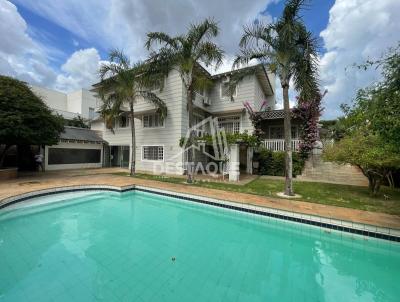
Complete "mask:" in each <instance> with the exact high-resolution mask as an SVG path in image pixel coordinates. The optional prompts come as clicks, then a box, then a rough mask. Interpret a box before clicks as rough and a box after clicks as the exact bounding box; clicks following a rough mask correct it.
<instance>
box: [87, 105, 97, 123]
mask: <svg viewBox="0 0 400 302" xmlns="http://www.w3.org/2000/svg"><path fill="white" fill-rule="evenodd" d="M88 116H89V119H90V120H92V119H94V118H95V117H96V111H95V110H94V108H93V107H89V112H88Z"/></svg>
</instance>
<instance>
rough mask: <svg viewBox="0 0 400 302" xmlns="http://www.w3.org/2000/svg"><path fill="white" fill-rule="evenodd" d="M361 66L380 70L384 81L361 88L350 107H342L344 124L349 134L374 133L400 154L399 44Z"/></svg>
mask: <svg viewBox="0 0 400 302" xmlns="http://www.w3.org/2000/svg"><path fill="white" fill-rule="evenodd" d="M358 67H360V68H368V67H375V68H381V69H382V80H381V81H379V82H377V83H375V84H373V85H371V86H369V87H367V88H364V89H360V90H359V91H358V92H357V95H356V97H355V99H354V101H353V104H351V105H350V106H349V105H344V104H343V105H342V109H343V111H344V113H345V116H344V118H342V119H341V122H342V123H343V124H344V126H345V127H346V128H347V129H348V131H347V133H349V134H351V132H352V131H355V130H362V131H365V132H368V133H373V134H376V135H378V136H379V137H381V138H382V139H383V140H384V141H385V142H386V144H391V145H392V146H393V147H394V148H396V149H397V150H398V151H400V44H399V45H398V46H397V47H395V48H390V49H389V50H388V52H387V53H385V54H384V55H383V56H382V57H381V58H380V59H378V60H376V61H367V63H365V64H363V65H360V66H358Z"/></svg>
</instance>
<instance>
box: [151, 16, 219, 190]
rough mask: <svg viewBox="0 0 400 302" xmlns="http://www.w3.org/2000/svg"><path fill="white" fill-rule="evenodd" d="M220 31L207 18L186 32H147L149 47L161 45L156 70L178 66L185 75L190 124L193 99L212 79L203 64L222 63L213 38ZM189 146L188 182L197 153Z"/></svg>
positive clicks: (155, 59)
mask: <svg viewBox="0 0 400 302" xmlns="http://www.w3.org/2000/svg"><path fill="white" fill-rule="evenodd" d="M218 33H219V28H218V25H217V23H216V22H215V21H213V20H210V19H206V20H204V21H203V22H201V23H199V24H191V25H190V26H189V29H188V31H187V33H186V34H184V35H179V36H175V37H171V36H169V35H168V34H166V33H163V32H151V33H148V34H147V42H146V47H147V49H148V50H150V49H151V47H152V46H153V45H156V46H161V47H160V48H159V49H157V50H153V51H151V52H150V56H149V59H148V62H149V63H150V64H151V65H152V66H153V67H152V68H153V69H154V70H160V71H162V72H163V73H164V74H165V75H168V73H169V72H170V71H171V70H173V69H177V70H178V71H179V74H180V76H181V78H182V82H183V85H184V88H185V92H186V102H187V111H188V117H189V127H192V126H193V125H194V119H193V100H194V96H195V91H199V90H202V89H205V88H208V87H209V86H210V85H211V80H210V79H208V77H207V76H206V75H205V74H204V71H203V70H202V68H201V66H200V63H203V64H204V65H206V66H209V65H211V64H215V66H216V68H217V67H218V66H219V65H220V64H221V63H222V58H223V51H222V50H221V49H220V48H219V47H218V46H217V45H216V44H215V43H213V42H212V41H211V39H212V38H214V37H216V36H217V35H218ZM195 137H196V133H195V132H194V131H192V132H191V133H190V139H189V142H188V144H189V146H190V145H191V144H192V143H193V141H194V140H195ZM192 151H193V150H191V148H189V154H188V155H189V156H188V157H189V161H190V162H191V163H189V166H188V178H187V182H188V183H191V182H193V169H192V168H193V162H194V156H195V154H194V152H192Z"/></svg>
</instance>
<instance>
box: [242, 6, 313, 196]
mask: <svg viewBox="0 0 400 302" xmlns="http://www.w3.org/2000/svg"><path fill="white" fill-rule="evenodd" d="M305 1H306V0H288V1H287V2H286V5H285V8H284V10H283V14H282V16H281V17H280V18H279V19H278V20H276V22H274V23H270V24H263V23H255V24H252V25H250V26H245V27H244V34H243V36H242V38H241V40H240V44H239V45H240V47H241V51H240V54H239V55H238V56H237V58H236V60H235V62H234V67H237V66H239V65H240V64H246V63H248V62H249V61H250V60H252V59H258V60H260V61H261V62H263V63H264V64H266V65H267V66H268V67H269V69H270V70H271V71H272V72H274V73H275V74H276V75H277V76H278V78H279V80H280V83H281V87H282V90H283V104H284V111H285V118H284V132H285V152H286V157H285V172H286V181H285V192H284V193H285V195H288V196H292V195H294V192H293V185H292V170H293V163H292V145H291V141H292V137H291V136H292V135H291V122H290V117H291V111H290V107H289V85H290V82H291V80H293V83H294V88H295V89H296V90H297V91H298V92H299V93H300V97H301V98H304V99H307V98H310V97H313V96H315V95H316V94H317V93H318V79H317V77H318V71H317V69H318V57H317V53H318V52H317V49H318V45H317V44H318V43H317V39H316V38H315V37H313V35H312V33H311V32H310V31H308V30H307V28H306V26H305V24H304V21H303V20H302V18H301V16H300V15H299V14H300V11H301V9H302V8H303V6H304V4H305Z"/></svg>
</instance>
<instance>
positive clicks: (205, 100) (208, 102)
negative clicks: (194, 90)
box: [203, 97, 211, 106]
mask: <svg viewBox="0 0 400 302" xmlns="http://www.w3.org/2000/svg"><path fill="white" fill-rule="evenodd" d="M203 105H205V106H210V105H211V100H210V98H208V97H204V98H203Z"/></svg>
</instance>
